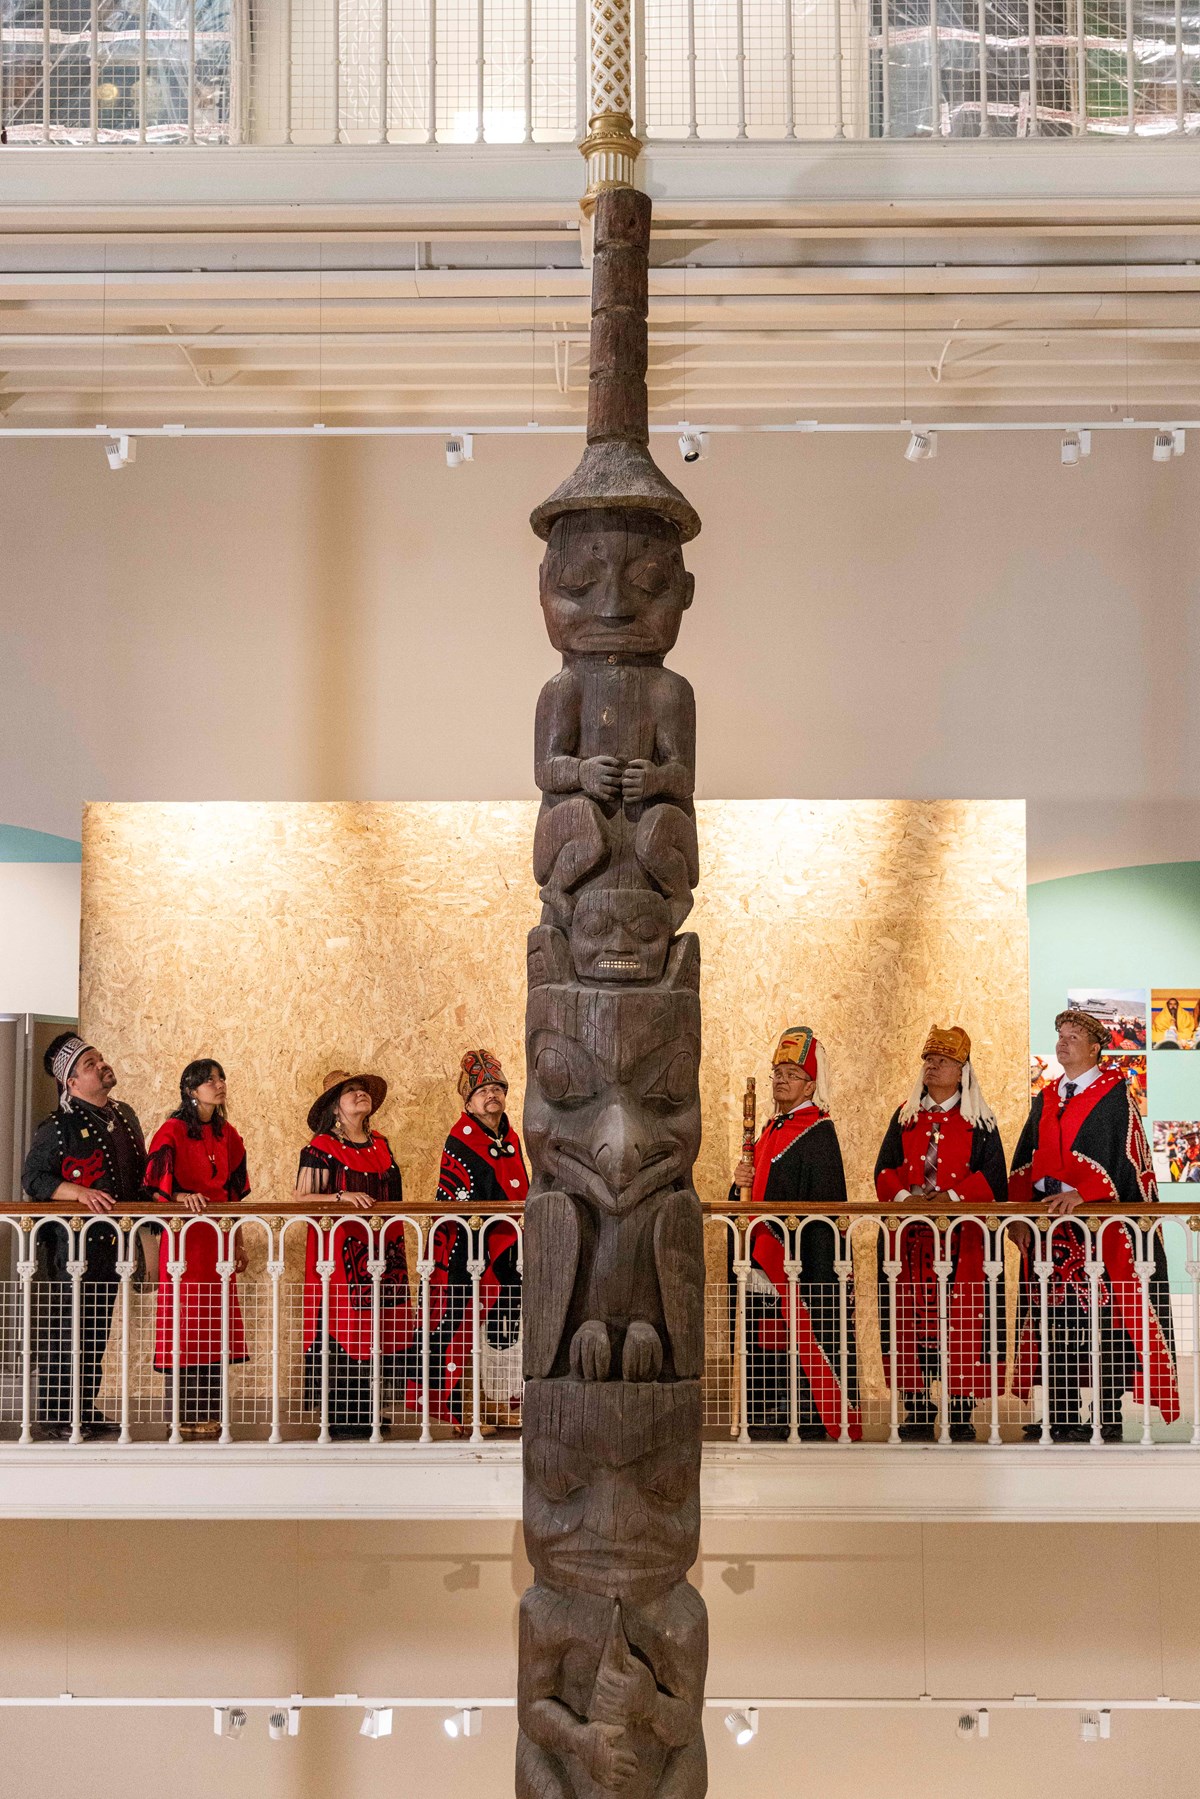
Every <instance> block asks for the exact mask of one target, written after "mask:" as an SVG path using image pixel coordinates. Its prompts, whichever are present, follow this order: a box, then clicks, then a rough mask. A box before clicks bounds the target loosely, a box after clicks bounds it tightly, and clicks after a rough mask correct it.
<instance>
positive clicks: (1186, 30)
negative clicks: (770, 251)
mask: <svg viewBox="0 0 1200 1799" xmlns="http://www.w3.org/2000/svg"><path fill="white" fill-rule="evenodd" d="M1198 25H1200V21H1198V20H1197V18H1196V17H1195V16H1194V15H1192V16H1188V17H1185V15H1184V13H1183V11H1182V10H1180V11H1179V12H1176V10H1175V9H1174V7H1172V6H1169V5H1164V6H1159V7H1157V8H1154V7H1147V6H1144V5H1139V6H1137V7H1134V6H1133V5H1132V4H1126V0H1087V3H1086V4H1085V3H1084V0H872V6H871V25H870V40H869V51H870V65H869V71H868V78H867V85H868V89H869V93H870V103H871V124H870V129H871V132H872V134H873V135H876V136H884V137H979V136H991V137H1008V138H1021V137H1032V136H1041V137H1070V136H1083V135H1088V134H1100V135H1113V134H1116V135H1124V136H1130V135H1142V136H1161V135H1163V134H1166V133H1173V132H1176V131H1183V130H1185V129H1187V128H1188V125H1189V121H1192V120H1193V117H1194V114H1195V110H1196V94H1195V88H1196V71H1197V66H1198V56H1197V52H1198V48H1200V37H1198V33H1197V27H1198Z"/></svg>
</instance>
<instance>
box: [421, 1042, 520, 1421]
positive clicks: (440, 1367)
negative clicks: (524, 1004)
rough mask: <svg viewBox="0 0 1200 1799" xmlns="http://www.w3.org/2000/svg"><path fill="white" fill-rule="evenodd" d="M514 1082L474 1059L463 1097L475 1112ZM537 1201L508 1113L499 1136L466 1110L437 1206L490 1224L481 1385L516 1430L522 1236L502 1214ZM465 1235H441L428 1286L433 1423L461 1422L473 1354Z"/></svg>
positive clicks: (476, 1053) (452, 1227) (449, 1146)
mask: <svg viewBox="0 0 1200 1799" xmlns="http://www.w3.org/2000/svg"><path fill="white" fill-rule="evenodd" d="M489 1085H495V1086H498V1087H502V1088H503V1089H504V1091H505V1092H506V1093H507V1091H508V1082H507V1080H506V1079H505V1078H504V1071H503V1069H502V1068H501V1066H500V1063H499V1062H498V1061H497V1059H496V1057H495V1056H493V1055H492V1054H491V1052H490V1051H489V1050H468V1051H467V1054H466V1055H465V1056H464V1057H463V1061H462V1068H461V1071H460V1074H459V1093H460V1096H461V1097H462V1098H463V1100H464V1102H467V1103H469V1101H470V1099H471V1097H472V1095H473V1094H475V1093H476V1092H478V1090H479V1088H480V1087H483V1086H489ZM528 1192H529V1174H528V1171H527V1169H526V1167H525V1158H524V1156H523V1154H522V1151H521V1139H520V1138H519V1137H518V1135H517V1133H516V1131H515V1130H514V1129H513V1127H512V1125H511V1124H510V1123H509V1120H508V1114H507V1113H505V1114H504V1115H503V1116H502V1117H501V1118H500V1119H499V1121H498V1123H497V1124H496V1125H495V1126H494V1127H493V1126H492V1125H491V1124H489V1123H488V1121H487V1120H486V1119H485V1118H483V1117H481V1116H480V1115H479V1114H478V1113H477V1112H474V1111H470V1110H466V1109H464V1111H463V1112H462V1114H461V1115H460V1117H459V1119H458V1121H457V1123H456V1124H455V1125H454V1127H453V1128H452V1130H451V1131H450V1134H449V1136H448V1137H447V1138H446V1142H445V1145H444V1147H443V1149H442V1164H441V1168H440V1170H439V1172H438V1205H439V1206H440V1207H442V1208H443V1209H444V1210H445V1211H447V1212H458V1213H467V1214H470V1215H471V1216H477V1217H481V1218H483V1219H484V1221H485V1222H484V1227H483V1230H484V1236H483V1250H482V1255H483V1274H482V1275H481V1277H480V1282H479V1306H480V1348H481V1367H480V1384H481V1387H482V1391H483V1395H484V1398H485V1400H486V1401H487V1402H488V1408H489V1410H490V1411H491V1412H493V1414H494V1416H495V1421H497V1422H500V1423H505V1424H516V1423H518V1422H519V1418H520V1404H521V1348H520V1336H521V1276H520V1272H519V1269H518V1238H517V1227H516V1225H515V1223H513V1222H512V1221H511V1220H510V1219H508V1218H504V1217H496V1216H495V1214H497V1213H504V1212H512V1211H514V1210H516V1211H520V1209H521V1208H522V1207H523V1206H524V1204H525V1196H526V1194H527V1193H528ZM467 1258H468V1241H467V1233H466V1231H465V1230H464V1229H463V1227H462V1226H461V1225H458V1224H453V1223H446V1224H441V1225H439V1226H438V1227H437V1229H436V1231H435V1232H434V1239H433V1264H434V1270H433V1276H432V1280H431V1285H430V1296H429V1298H430V1333H431V1335H430V1364H429V1365H430V1376H429V1379H430V1393H429V1409H430V1416H431V1417H433V1418H437V1419H440V1420H441V1421H442V1422H443V1423H450V1424H455V1425H461V1423H462V1416H463V1412H462V1380H463V1374H464V1370H465V1368H466V1366H467V1364H468V1358H469V1356H470V1352H471V1304H470V1299H471V1280H470V1274H469V1271H468V1267H467Z"/></svg>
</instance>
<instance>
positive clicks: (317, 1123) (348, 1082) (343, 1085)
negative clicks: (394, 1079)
mask: <svg viewBox="0 0 1200 1799" xmlns="http://www.w3.org/2000/svg"><path fill="white" fill-rule="evenodd" d="M347 1087H365V1088H366V1090H367V1092H368V1093H369V1094H370V1095H371V1110H370V1112H368V1113H367V1117H368V1118H370V1117H373V1116H374V1114H375V1113H376V1112H378V1110H379V1108H380V1106H381V1105H382V1104H383V1102H384V1100H385V1099H386V1098H387V1090H388V1088H387V1082H386V1081H385V1080H384V1079H383V1077H382V1075H378V1074H346V1073H345V1072H344V1070H342V1069H340V1068H335V1069H334V1070H333V1071H332V1072H331V1073H329V1074H327V1075H326V1076H325V1079H324V1081H323V1082H322V1092H321V1097H320V1099H315V1100H314V1101H313V1103H312V1105H311V1106H310V1107H309V1109H308V1128H309V1130H310V1131H312V1133H313V1135H314V1136H315V1135H316V1134H317V1132H318V1131H323V1130H325V1129H326V1128H327V1126H328V1125H329V1124H330V1123H331V1121H332V1119H333V1115H334V1113H335V1112H336V1111H337V1104H338V1101H339V1099H341V1097H342V1094H343V1093H344V1092H345V1091H346V1089H347Z"/></svg>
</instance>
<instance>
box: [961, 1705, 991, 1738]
mask: <svg viewBox="0 0 1200 1799" xmlns="http://www.w3.org/2000/svg"><path fill="white" fill-rule="evenodd" d="M987 1733H988V1715H987V1707H986V1706H981V1707H980V1709H979V1710H978V1711H977V1712H961V1713H960V1714H959V1719H958V1735H959V1740H960V1741H961V1742H964V1743H974V1742H978V1741H980V1740H981V1739H982V1738H983V1737H985V1736H986V1735H987Z"/></svg>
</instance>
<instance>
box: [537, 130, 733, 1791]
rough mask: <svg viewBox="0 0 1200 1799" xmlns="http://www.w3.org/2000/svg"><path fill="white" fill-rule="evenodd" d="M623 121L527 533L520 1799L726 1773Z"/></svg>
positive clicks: (678, 886)
mask: <svg viewBox="0 0 1200 1799" xmlns="http://www.w3.org/2000/svg"><path fill="white" fill-rule="evenodd" d="M618 123H619V121H618ZM628 126H629V120H628V118H627V117H626V118H625V119H624V127H625V130H626V132H627V131H628ZM612 137H613V134H612V133H611V132H610V133H609V136H608V138H605V137H604V133H603V131H597V128H596V121H595V119H593V137H592V140H590V141H593V142H598V143H599V148H598V149H596V150H595V156H596V159H597V161H598V163H599V165H600V168H601V178H600V179H599V180H598V181H597V182H596V186H597V188H598V190H599V191H598V192H597V194H596V196H595V210H594V215H593V229H594V236H593V267H592V330H591V381H590V389H589V401H588V434H587V448H586V450H585V452H584V456H583V459H582V461H581V462H580V464H579V467H578V468H577V469H576V470H575V473H574V474H573V475H571V476H570V477H569V478H568V479H567V480H566V481H565V482H564V483H563V484H562V486H561V487H560V488H559V489H558V490H557V492H555V493H554V494H552V495H551V497H550V498H549V499H548V500H547V501H546V502H545V503H544V504H543V505H541V506H539V507H538V508H537V510H536V511H535V512H534V514H533V518H532V521H531V522H532V524H533V528H534V530H535V531H536V532H537V534H538V535H539V536H540V537H542V538H544V539H545V540H546V545H547V548H546V555H545V559H544V560H543V563H542V568H541V602H542V608H543V611H544V614H545V618H546V627H547V630H548V632H549V636H550V641H551V643H552V644H553V645H554V647H555V649H557V650H559V651H560V652H561V654H562V661H563V666H562V671H561V673H559V674H557V675H555V676H554V677H553V679H552V680H550V681H548V682H547V684H546V686H545V687H544V688H543V690H542V693H541V697H540V699H539V702H538V710H537V722H536V728H535V746H536V747H535V772H536V779H537V783H538V786H539V788H540V789H541V792H542V804H541V810H540V813H539V816H538V824H537V830H536V834H535V840H534V873H535V876H536V879H537V881H538V885H539V887H540V889H541V899H542V906H543V910H542V921H541V923H540V924H539V925H537V926H535V928H534V929H533V930H532V931H531V932H530V936H529V1001H528V1011H527V1014H526V1063H527V1097H526V1104H525V1135H526V1142H527V1145H528V1147H529V1150H530V1154H531V1158H532V1162H533V1170H534V1178H533V1186H532V1189H531V1193H530V1198H529V1200H528V1202H527V1205H526V1212H525V1251H524V1364H525V1396H524V1419H523V1434H524V1462H525V1544H526V1549H527V1552H528V1555H529V1559H530V1561H531V1563H532V1565H533V1571H534V1580H535V1584H534V1585H533V1586H532V1587H531V1588H530V1589H529V1590H528V1592H527V1593H526V1594H525V1596H524V1598H523V1599H522V1602H521V1630H520V1672H519V1677H518V1722H519V1727H520V1732H519V1739H518V1747H517V1778H516V1791H517V1794H518V1799H575V1796H577V1799H584V1796H587V1799H592V1796H595V1795H600V1794H604V1793H623V1794H626V1795H629V1796H630V1799H650V1795H656V1796H658V1799H700V1795H702V1794H703V1793H704V1792H705V1791H706V1789H707V1784H708V1782H707V1768H706V1763H705V1753H704V1737H703V1730H702V1717H703V1699H704V1675H705V1667H706V1663H707V1657H708V1633H707V1619H706V1615H705V1610H704V1603H703V1601H702V1599H701V1598H700V1595H699V1594H698V1593H697V1592H696V1590H695V1588H694V1587H692V1586H690V1585H689V1584H688V1582H687V1579H686V1575H687V1571H688V1569H689V1568H690V1567H691V1566H692V1563H693V1562H694V1561H695V1559H696V1555H697V1551H698V1547H699V1526H700V1496H699V1476H700V1373H701V1364H702V1360H703V1347H704V1329H703V1322H704V1305H703V1301H704V1243H703V1227H702V1221H701V1215H700V1205H699V1201H698V1200H697V1198H696V1194H695V1192H694V1190H693V1187H692V1164H693V1162H694V1160H695V1157H696V1153H697V1151H698V1149H699V1143H700V1097H699V1088H698V1079H697V1076H698V1066H699V1056H700V997H699V982H700V956H699V947H698V944H697V940H696V938H695V936H694V935H693V934H690V933H684V934H682V935H681V934H680V931H679V927H680V926H681V925H682V923H683V921H684V919H685V918H686V917H687V914H688V912H689V911H690V910H691V906H692V889H693V887H694V886H695V883H696V880H697V858H696V821H695V814H694V810H693V805H692V791H693V787H694V782H695V705H694V700H693V695H692V690H691V688H690V686H689V685H688V683H687V682H686V681H685V680H684V679H683V677H682V676H680V675H677V674H674V673H673V672H671V671H670V670H669V669H666V668H664V666H663V661H664V657H665V656H666V654H667V652H668V651H669V650H671V649H672V647H673V646H674V643H675V639H676V636H677V635H678V632H679V626H680V622H681V619H682V616H683V613H684V611H685V610H686V608H687V607H688V606H689V605H690V604H691V599H692V577H691V576H690V575H689V574H688V573H687V572H686V570H685V568H684V565H683V556H682V552H681V548H680V546H681V544H683V543H684V542H686V541H687V540H688V539H689V538H691V537H694V536H695V534H696V532H697V531H698V530H699V528H700V521H699V519H698V518H697V516H696V514H695V512H694V511H693V509H692V507H691V506H690V505H689V504H688V502H687V500H686V499H684V497H683V495H682V494H680V493H679V492H678V490H677V489H676V488H674V487H673V486H672V485H671V483H670V482H669V481H667V480H666V479H665V477H664V476H663V475H662V474H661V473H660V472H659V470H658V469H657V468H656V467H655V465H654V462H653V461H652V459H651V457H650V454H649V449H648V442H649V438H648V433H647V397H646V379H645V377H646V311H647V267H648V252H649V239H650V202H649V200H648V199H647V198H646V196H645V195H644V194H641V193H638V192H637V191H636V190H635V189H634V188H633V187H632V186H630V185H628V184H627V182H628V178H629V177H628V174H627V173H626V172H625V170H624V166H623V165H622V164H621V161H620V157H619V156H618V155H617V154H616V152H615V151H614V150H613V148H612ZM587 150H588V146H586V145H585V153H586V152H587ZM622 153H623V154H624V152H622ZM633 154H634V155H636V148H635V150H634V152H633ZM628 160H629V169H630V171H631V169H632V158H631V157H630V158H629V159H628ZM614 170H615V175H614Z"/></svg>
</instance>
